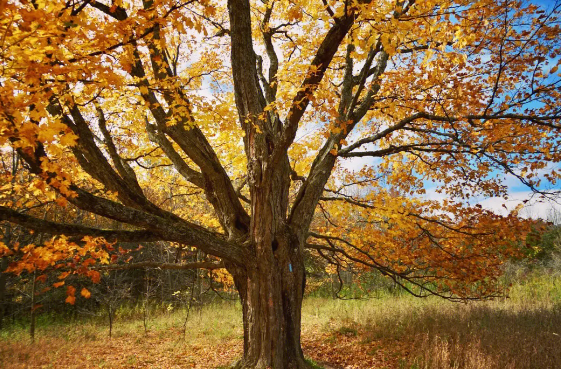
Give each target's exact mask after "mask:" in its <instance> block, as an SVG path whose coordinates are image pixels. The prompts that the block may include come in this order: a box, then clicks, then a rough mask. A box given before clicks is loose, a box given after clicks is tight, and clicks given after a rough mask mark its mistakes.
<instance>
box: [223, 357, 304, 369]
mask: <svg viewBox="0 0 561 369" xmlns="http://www.w3.org/2000/svg"><path fill="white" fill-rule="evenodd" d="M287 365H288V366H287V367H286V368H281V369H311V368H312V365H310V364H308V362H307V361H306V360H304V359H303V358H298V359H294V360H289V362H288V363H287ZM231 369H271V366H270V365H267V364H263V363H259V362H258V363H257V364H256V363H254V362H248V361H247V360H245V359H242V360H240V361H238V362H237V363H236V364H234V365H233V366H232V367H231ZM275 369H276V368H275Z"/></svg>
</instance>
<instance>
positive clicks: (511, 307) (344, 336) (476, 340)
mask: <svg viewBox="0 0 561 369" xmlns="http://www.w3.org/2000/svg"><path fill="white" fill-rule="evenodd" d="M186 314H187V312H186V311H185V310H183V309H177V308H176V309H171V310H167V309H165V308H161V307H153V308H152V310H151V314H149V316H148V320H147V332H145V329H144V323H143V320H142V312H141V311H140V310H139V309H138V308H131V307H129V308H122V309H120V310H119V311H118V312H117V315H116V319H115V322H114V327H113V336H112V338H111V339H109V337H108V330H109V327H108V322H107V319H106V317H105V316H103V315H101V316H98V317H94V318H88V319H81V320H80V319H79V320H77V321H75V322H72V323H64V324H59V323H56V322H55V323H53V322H52V321H49V320H48V319H42V320H40V321H39V324H38V328H37V332H36V340H35V343H34V344H31V343H30V339H29V335H28V331H27V329H28V328H27V327H25V326H18V325H15V326H12V327H10V328H9V329H7V330H3V331H2V332H0V367H2V368H19V367H22V368H23V367H34V366H36V367H42V366H43V367H49V366H50V367H67V366H72V367H106V368H115V367H159V368H165V367H170V365H171V366H173V365H178V366H182V367H196V368H213V367H219V366H223V367H227V366H228V365H229V364H231V363H232V362H233V361H235V360H236V359H238V358H239V357H240V355H241V351H242V342H243V337H242V329H241V308H240V306H239V303H235V302H221V303H219V304H211V305H207V306H205V307H204V308H202V309H192V310H191V311H190V312H189V319H188V320H187V323H186V325H185V334H184V330H183V327H184V323H185V318H186ZM302 320H303V326H302V331H303V343H304V349H305V354H306V355H307V356H308V357H310V359H311V360H313V362H315V363H317V364H316V365H318V367H321V366H322V365H323V364H324V363H330V364H333V367H346V366H349V367H353V368H354V367H356V368H368V367H372V365H374V364H372V363H380V364H379V366H378V367H386V368H400V369H401V368H407V369H421V368H424V369H429V368H430V369H433V368H434V369H440V368H442V369H444V368H447V369H449V368H465V369H484V368H485V369H493V368H497V369H499V368H501V369H502V368H513V369H526V368H536V369H537V368H540V369H547V368H552V369H553V368H561V278H560V277H559V276H557V277H556V276H554V275H535V276H534V275H531V276H529V277H528V278H526V279H524V283H517V284H515V285H514V286H513V287H512V289H511V292H510V297H509V298H504V299H497V300H494V301H486V302H471V303H468V304H463V303H451V302H448V301H443V300H441V299H438V298H427V299H418V298H414V297H411V296H407V295H400V296H393V297H390V296H385V297H383V298H379V299H364V300H333V299H327V298H309V299H306V300H305V302H304V307H303V312H302ZM361 363H368V364H361Z"/></svg>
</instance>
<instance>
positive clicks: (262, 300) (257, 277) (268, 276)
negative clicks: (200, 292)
mask: <svg viewBox="0 0 561 369" xmlns="http://www.w3.org/2000/svg"><path fill="white" fill-rule="evenodd" d="M276 242H278V245H277V244H276V243H275V244H273V245H270V247H271V249H273V248H276V249H275V251H274V252H273V253H271V254H272V257H271V258H268V259H267V260H265V261H263V260H261V259H260V262H259V263H251V264H248V266H247V267H246V268H240V267H238V266H230V267H229V268H228V270H229V271H230V273H232V275H233V276H234V281H235V284H236V288H237V289H238V291H239V294H240V298H241V302H242V307H243V329H244V356H243V359H242V360H241V361H240V362H239V363H238V364H237V366H236V367H237V368H307V367H308V365H307V364H306V362H305V360H304V354H303V352H302V348H301V345H300V324H301V308H302V298H303V293H304V287H305V270H304V263H303V259H302V252H301V247H300V245H299V244H298V241H297V240H296V237H295V236H294V235H293V234H292V233H290V232H286V233H283V234H282V235H281V234H278V235H277V237H276ZM257 251H258V250H257V249H255V252H256V254H257ZM261 254H263V253H262V252H261Z"/></svg>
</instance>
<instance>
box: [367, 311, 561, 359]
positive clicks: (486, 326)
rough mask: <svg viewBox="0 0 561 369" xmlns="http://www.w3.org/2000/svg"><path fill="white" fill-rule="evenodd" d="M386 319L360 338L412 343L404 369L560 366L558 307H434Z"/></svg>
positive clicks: (560, 343) (560, 337)
mask: <svg viewBox="0 0 561 369" xmlns="http://www.w3.org/2000/svg"><path fill="white" fill-rule="evenodd" d="M388 308H391V306H388ZM385 318H386V319H376V320H374V321H372V322H371V323H370V324H367V325H365V326H364V327H363V328H364V335H365V337H364V338H365V339H366V340H369V339H370V340H385V339H396V340H400V341H409V342H411V347H413V351H412V355H411V356H412V357H411V356H410V357H411V360H410V362H409V363H408V365H406V366H403V367H405V368H431V369H439V368H469V369H471V368H474V369H479V368H481V369H483V368H485V369H493V368H497V369H498V368H501V369H505V368H515V369H530V368H531V369H534V368H535V369H538V368H539V369H548V368H551V369H554V368H561V306H560V305H553V306H550V307H547V308H546V307H541V308H535V307H534V308H524V307H520V306H511V307H510V308H509V307H507V306H505V307H499V306H497V305H486V304H469V305H448V304H446V307H443V306H438V305H436V304H435V305H429V306H425V307H423V308H422V309H420V310H415V309H411V310H410V311H408V312H405V313H401V314H400V315H398V316H394V317H393V319H392V317H391V314H389V316H386V317H385Z"/></svg>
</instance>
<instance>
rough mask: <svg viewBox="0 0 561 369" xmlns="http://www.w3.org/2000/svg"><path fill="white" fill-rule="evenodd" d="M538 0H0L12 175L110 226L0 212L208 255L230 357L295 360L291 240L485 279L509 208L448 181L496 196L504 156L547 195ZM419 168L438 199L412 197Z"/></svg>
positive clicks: (1, 124) (555, 5)
mask: <svg viewBox="0 0 561 369" xmlns="http://www.w3.org/2000/svg"><path fill="white" fill-rule="evenodd" d="M546 5H547V7H545V8H540V7H539V6H538V5H535V4H533V3H532V2H527V3H525V2H524V1H515V0H477V1H474V0H458V1H451V0H424V1H415V0H403V1H400V0H377V1H375V0H370V1H368V0H357V1H350V0H321V1H320V0H313V1H300V0H261V1H257V0H256V1H251V2H250V1H249V0H228V1H227V3H226V2H225V1H213V0H144V1H140V0H136V1H132V0H131V1H129V0H114V1H108V0H69V1H56V0H8V1H2V2H1V3H0V12H1V16H0V40H1V41H0V50H1V53H0V66H1V70H0V135H1V136H0V137H1V142H0V144H1V145H3V146H4V147H5V146H7V145H11V146H12V147H13V148H14V149H15V150H17V152H18V154H19V156H20V157H21V158H22V159H23V161H24V162H25V165H26V168H27V170H28V171H29V173H30V174H31V175H32V176H33V177H34V179H33V181H32V182H30V183H28V184H25V186H24V187H25V188H26V189H27V190H28V191H30V193H32V194H34V195H38V194H41V193H43V192H45V193H47V194H48V196H47V197H48V199H47V200H51V201H52V200H53V199H55V198H56V200H57V203H58V204H59V205H61V206H62V205H65V204H66V202H68V203H69V204H68V205H67V206H68V209H69V210H68V211H71V209H75V208H76V209H81V211H87V212H90V213H92V214H97V215H98V216H102V217H105V218H108V219H111V220H112V221H113V223H114V224H115V228H114V229H99V228H97V227H94V226H87V225H80V226H78V225H72V224H63V223H60V222H54V221H52V220H49V219H45V218H44V219H41V218H38V217H35V216H34V214H35V213H33V211H27V212H22V211H17V206H16V205H17V204H14V203H13V202H10V200H9V199H8V197H7V196H3V197H2V207H0V218H1V219H2V220H6V221H10V222H14V223H18V224H20V225H23V226H26V227H29V228H32V229H35V230H37V231H41V232H47V233H50V234H51V235H55V236H56V235H66V236H70V237H75V238H76V237H78V238H80V237H83V236H102V237H105V238H106V239H107V240H110V241H114V240H118V241H156V240H163V241H171V242H177V243H180V244H183V245H188V246H191V247H196V248H199V249H200V250H202V251H204V252H205V253H207V254H209V255H213V256H215V257H217V258H219V259H220V263H223V264H219V266H221V265H224V266H225V267H226V269H227V270H228V271H229V272H230V273H231V275H232V276H233V278H234V282H235V286H236V288H237V290H238V291H239V294H240V298H241V301H242V306H243V324H244V357H243V359H242V361H241V362H240V367H244V368H267V367H273V368H304V367H306V363H305V362H304V357H303V354H302V350H301V346H300V320H301V315H300V309H301V304H302V297H303V292H304V286H305V268H304V257H305V256H308V255H321V256H324V257H325V258H326V260H328V262H329V263H331V264H333V265H334V267H335V268H340V267H341V265H343V267H344V264H345V263H351V262H352V263H358V264H362V265H364V266H366V267H368V268H374V269H377V270H379V271H381V272H382V273H383V274H385V275H387V276H389V277H391V278H393V279H394V280H395V281H396V282H398V283H400V284H402V285H403V286H404V287H406V288H408V289H409V290H410V291H411V292H412V293H415V294H417V295H426V294H431V293H432V294H438V295H441V296H443V297H448V298H460V299H461V298H472V297H475V298H477V297H484V296H492V295H493V294H495V293H496V283H495V277H496V275H497V273H498V267H499V266H500V264H501V262H502V261H503V260H504V258H506V257H508V256H510V255H513V254H516V252H517V250H516V246H517V240H518V238H519V237H518V236H517V232H516V230H517V227H521V225H520V224H521V223H520V221H519V220H518V218H517V217H516V216H515V215H514V214H512V215H511V216H508V217H499V216H496V215H494V214H492V213H490V212H487V211H485V210H483V209H482V208H481V207H478V206H472V207H470V206H469V205H467V204H468V203H469V201H468V202H466V201H463V202H462V200H469V199H470V198H472V197H473V196H481V195H483V196H504V195H506V194H507V193H506V191H507V188H506V187H505V186H504V185H503V184H502V182H501V180H502V178H503V176H504V174H505V173H506V174H508V175H509V176H511V177H514V178H516V179H518V180H519V181H520V182H521V183H522V184H524V185H526V186H528V188H529V189H531V190H532V191H534V192H535V193H539V194H541V195H544V196H551V195H552V193H551V191H549V192H548V191H546V190H544V184H554V183H555V181H556V180H557V179H558V177H559V174H558V173H557V172H556V171H555V166H552V165H551V164H550V163H557V162H559V160H560V159H561V153H560V151H559V143H560V135H559V129H560V128H561V125H560V122H559V120H560V118H561V111H560V106H561V105H560V99H559V97H560V96H559V95H560V90H559V87H560V79H559V75H558V74H556V71H557V65H558V64H559V56H560V55H561V45H560V42H559V37H558V35H559V17H558V16H559V10H560V8H561V4H560V2H559V1H550V2H549V3H548V4H546ZM228 56H229V57H228ZM361 158H362V159H361ZM353 160H359V161H360V163H361V164H362V165H363V166H361V167H359V166H357V165H356V164H353ZM541 178H545V179H547V181H546V183H540V179H541ZM431 181H433V182H435V185H436V186H437V188H438V190H439V191H440V192H441V193H442V194H443V196H444V197H446V198H447V200H443V201H440V202H439V201H431V200H430V198H429V197H427V196H423V194H424V193H425V186H426V185H427V184H428V183H431ZM10 189H11V190H13V186H12V187H10ZM20 189H21V188H20ZM53 190H54V192H53ZM45 196H46V195H45ZM178 199H182V200H181V201H178ZM454 199H457V201H456V200H454ZM178 204H180V205H181V206H178ZM35 215H36V214H35ZM88 239H89V238H88ZM64 240H68V239H67V238H59V239H58V241H57V242H59V243H58V244H60V242H62V241H64ZM199 266H208V267H214V266H213V265H208V263H206V264H205V265H199Z"/></svg>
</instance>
